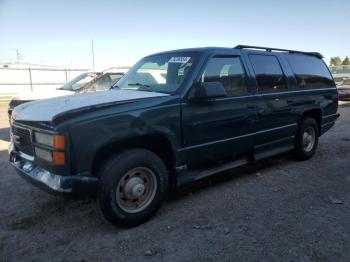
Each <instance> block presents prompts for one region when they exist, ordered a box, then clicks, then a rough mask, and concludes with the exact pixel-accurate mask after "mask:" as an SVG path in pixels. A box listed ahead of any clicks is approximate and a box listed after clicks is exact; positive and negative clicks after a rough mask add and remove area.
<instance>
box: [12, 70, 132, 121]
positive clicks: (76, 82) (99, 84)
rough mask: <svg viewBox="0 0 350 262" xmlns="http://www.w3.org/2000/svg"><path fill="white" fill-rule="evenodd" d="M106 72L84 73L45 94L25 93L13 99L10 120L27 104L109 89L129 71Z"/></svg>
mask: <svg viewBox="0 0 350 262" xmlns="http://www.w3.org/2000/svg"><path fill="white" fill-rule="evenodd" d="M108 70H110V69H107V70H104V71H103V72H89V73H83V74H81V75H79V76H77V77H75V78H74V79H72V80H71V81H69V82H67V83H66V84H64V85H63V86H62V87H59V88H57V89H54V90H52V89H48V90H47V91H45V92H42V91H40V92H24V93H21V94H19V95H18V96H15V97H13V98H12V99H11V101H10V103H9V108H8V115H9V118H10V117H11V114H12V111H13V109H14V108H15V107H16V106H18V105H20V104H24V103H27V102H31V101H35V100H41V99H47V98H53V97H59V96H66V95H72V94H75V93H79V92H94V91H102V90H107V89H109V88H110V87H111V86H112V85H113V84H114V83H116V82H117V81H118V80H119V79H120V78H121V77H122V76H123V75H124V73H125V72H126V71H127V70H128V69H127V68H121V69H117V70H114V71H112V72H111V71H108Z"/></svg>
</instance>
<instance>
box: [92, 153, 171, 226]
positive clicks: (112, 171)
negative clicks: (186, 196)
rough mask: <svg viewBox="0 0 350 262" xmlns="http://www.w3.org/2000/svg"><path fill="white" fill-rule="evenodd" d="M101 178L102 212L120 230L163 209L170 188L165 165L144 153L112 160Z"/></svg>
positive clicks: (150, 154) (155, 157)
mask: <svg viewBox="0 0 350 262" xmlns="http://www.w3.org/2000/svg"><path fill="white" fill-rule="evenodd" d="M99 175H100V182H99V190H98V201H99V204H100V207H101V211H102V213H103V215H104V216H105V218H106V219H107V220H108V221H109V222H111V223H113V224H114V225H117V226H121V227H132V226H137V225H139V224H141V223H144V222H145V221H147V220H148V219H149V218H150V217H151V216H152V215H153V214H154V213H155V212H156V211H157V210H158V208H159V207H160V205H161V203H162V201H163V199H164V197H165V194H166V191H167V187H168V174H167V170H166V168H165V165H164V163H163V162H162V160H161V159H160V158H159V157H158V156H157V155H155V154H154V153H152V152H150V151H147V150H144V149H133V150H129V151H125V152H123V153H121V154H119V155H116V156H115V157H112V158H111V159H110V160H109V161H107V163H106V164H105V165H104V167H103V168H102V169H101V172H100V174H99Z"/></svg>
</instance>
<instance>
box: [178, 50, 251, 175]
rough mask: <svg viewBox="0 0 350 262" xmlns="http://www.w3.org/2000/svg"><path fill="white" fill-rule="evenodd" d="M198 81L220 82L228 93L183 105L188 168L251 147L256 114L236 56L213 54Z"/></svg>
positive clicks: (233, 155) (232, 156) (227, 158)
mask: <svg viewBox="0 0 350 262" xmlns="http://www.w3.org/2000/svg"><path fill="white" fill-rule="evenodd" d="M199 81H200V82H221V83H222V85H223V86H224V88H225V91H226V95H227V96H226V97H223V98H214V99H201V100H192V101H187V103H185V104H184V105H183V108H182V116H183V118H182V119H183V136H184V144H185V150H186V158H187V164H188V168H189V169H190V168H198V167H203V166H207V165H214V164H216V163H217V162H219V161H230V160H234V159H235V158H239V157H240V156H241V155H243V154H244V153H247V152H248V151H249V150H252V149H253V136H252V135H250V134H251V133H253V125H254V122H255V121H256V115H257V114H256V105H255V99H254V96H253V94H251V93H250V92H249V88H248V87H247V84H246V83H247V76H246V70H245V68H244V65H243V63H242V60H241V58H240V57H239V56H227V55H225V56H220V55H218V56H214V57H212V58H211V59H210V60H209V61H208V63H207V65H206V67H205V69H204V71H203V73H202V74H201V76H200V80H199ZM195 86H196V85H194V86H193V87H192V88H195Z"/></svg>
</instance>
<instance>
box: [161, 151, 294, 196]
mask: <svg viewBox="0 0 350 262" xmlns="http://www.w3.org/2000/svg"><path fill="white" fill-rule="evenodd" d="M291 159H292V156H291V155H290V154H288V153H284V154H281V155H278V156H274V157H271V158H267V159H264V160H259V161H256V162H254V163H251V164H247V165H244V166H241V167H237V168H233V169H230V170H227V171H224V172H220V173H217V174H214V175H211V176H209V177H206V178H203V179H200V180H198V181H194V182H191V183H189V184H186V185H183V186H180V187H176V188H173V189H171V190H170V192H169V195H168V199H167V201H168V202H172V201H176V200H178V199H181V198H182V197H184V196H186V195H189V194H194V193H196V192H197V191H200V190H203V189H207V188H210V187H212V186H218V185H220V184H223V183H226V182H228V181H232V180H239V179H242V178H243V177H248V176H251V175H256V176H259V175H261V173H263V172H264V170H266V169H268V168H271V167H275V168H276V167H278V166H279V165H283V164H284V163H285V162H286V161H288V160H291Z"/></svg>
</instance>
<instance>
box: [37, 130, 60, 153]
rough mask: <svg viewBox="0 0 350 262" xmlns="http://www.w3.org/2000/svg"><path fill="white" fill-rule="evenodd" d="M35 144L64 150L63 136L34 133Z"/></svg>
mask: <svg viewBox="0 0 350 262" xmlns="http://www.w3.org/2000/svg"><path fill="white" fill-rule="evenodd" d="M34 139H35V142H36V143H38V144H42V145H45V146H49V147H52V148H54V149H64V146H65V141H64V136H63V135H49V134H44V133H39V132H35V133H34Z"/></svg>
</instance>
